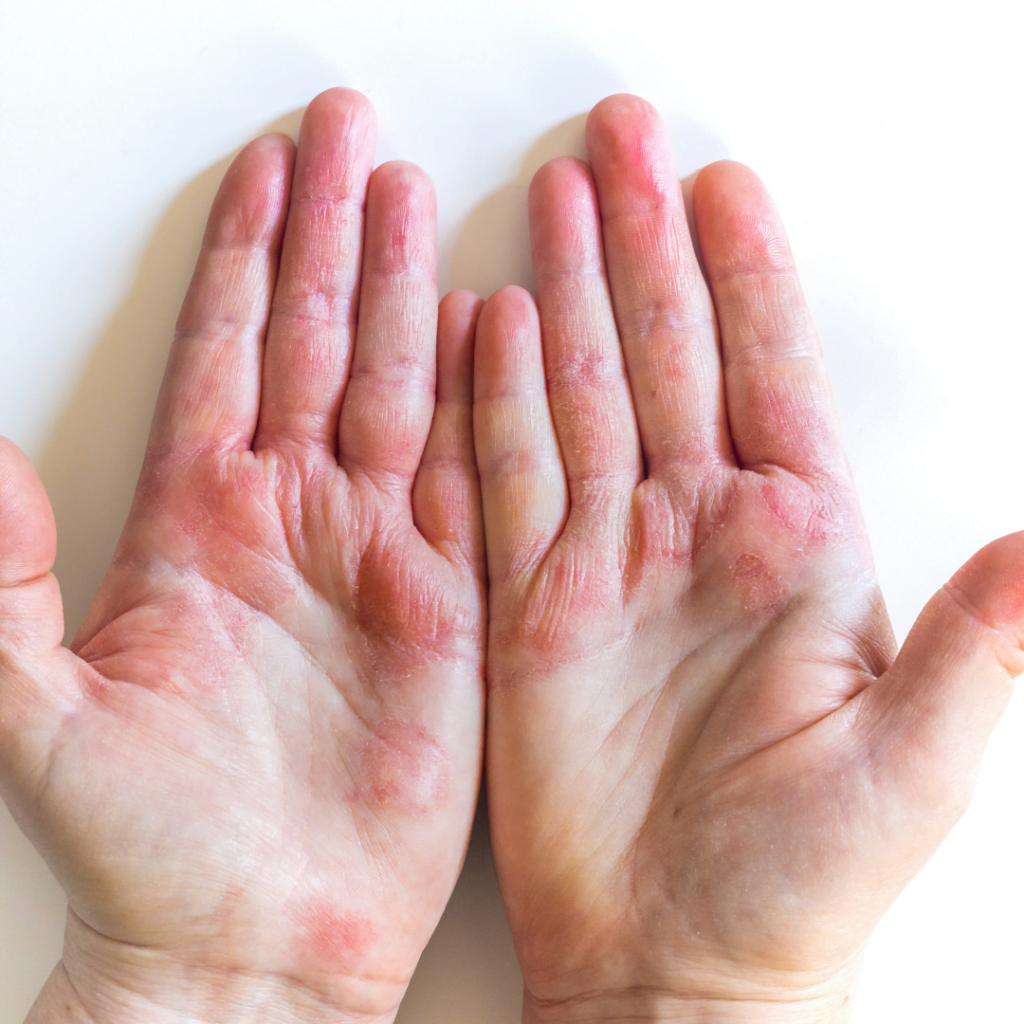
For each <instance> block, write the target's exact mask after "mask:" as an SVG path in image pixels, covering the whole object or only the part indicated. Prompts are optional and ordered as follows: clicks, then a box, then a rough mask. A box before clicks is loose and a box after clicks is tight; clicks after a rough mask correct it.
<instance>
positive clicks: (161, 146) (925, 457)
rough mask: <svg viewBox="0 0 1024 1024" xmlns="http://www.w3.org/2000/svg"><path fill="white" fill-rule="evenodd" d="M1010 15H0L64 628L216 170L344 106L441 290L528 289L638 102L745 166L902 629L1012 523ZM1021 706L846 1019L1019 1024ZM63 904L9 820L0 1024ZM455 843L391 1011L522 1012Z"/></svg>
mask: <svg viewBox="0 0 1024 1024" xmlns="http://www.w3.org/2000/svg"><path fill="white" fill-rule="evenodd" d="M1013 6H1014V5H1012V4H1011V3H1009V2H1005V3H998V2H974V3H972V4H971V5H969V7H968V5H965V4H955V5H954V4H947V3H942V2H937V0H931V2H929V3H924V2H920V3H912V2H905V0H888V2H883V3H879V2H875V0H861V2H859V3H857V4H836V3H822V2H820V0H816V2H813V3H797V2H792V0H783V2H768V3H766V2H764V0H759V2H754V3H741V2H720V0H703V2H700V3H696V2H693V0H679V2H673V3H671V4H661V3H653V2H648V0H617V2H604V0H602V2H598V0H589V2H587V3H580V4H576V3H569V2H559V0H540V2H534V0H516V2H515V3H511V2H491V3H479V4H477V3H468V2H467V3H462V4H459V3H450V2H449V3H444V2H439V0H417V2H412V3H397V2H395V3H390V2H384V3H380V2H373V0H362V2H360V3H352V2H343V0H336V2H326V0H321V2H315V0H290V2H288V3H272V2H267V0H245V2H223V0H220V2H218V0H201V2H199V0H174V2H173V3H172V2H169V0H166V2H154V3H142V4H140V3H138V2H137V0H132V2H114V0H96V2H88V0H83V2H67V3H61V2H56V0H37V2H34V3H27V2H17V0H0V433H3V434H6V435H8V436H9V437H11V438H13V439H14V440H15V441H16V442H17V443H18V444H20V445H21V446H22V447H23V448H24V449H25V450H26V451H27V452H28V454H29V455H30V456H31V458H32V459H33V460H34V462H35V464H36V465H37V467H38V468H39V470H40V472H41V474H42V476H43V480H44V483H45V484H46V486H47V489H48V491H49V493H50V496H51V498H52V500H53V502H54V506H55V509H56V514H57V522H58V527H59V531H60V533H59V536H60V553H59V557H58V566H57V571H58V574H59V576H60V579H61V582H62V585H63V588H64V593H65V599H66V609H67V617H68V624H69V627H70V629H71V631H73V630H74V627H75V626H76V625H77V623H78V621H79V620H80V618H81V617H82V615H83V613H84V610H85V608H86V606H87V603H88V600H89V598H90V596H91V594H92V592H93V591H94V589H95V587H96V585H97V583H98V581H99V579H100V577H101V575H102V573H103V570H104V568H105V566H106V563H107V561H108V560H109V557H110V554H111V551H112V549H113V545H114V542H115V540H116V537H117V534H118V532H119V529H120V525H121V523H122V521H123V518H124V515H125V512H126V510H127V507H128V503H129V500H130V497H131V492H132V488H133V484H134V479H135V475H136V472H137V470H138V465H139V461H140V455H141V451H142V445H143V440H144V437H145V432H146V429H147V424H148V419H149V415H150V410H151V407H152V404H153V400H154V397H155V391H156V387H157V384H158V382H159V378H160V374H161V371H162V365H163V361H164V358H165V356H166V351H167V345H168V342H169V339H170V335H171V328H172V325H173V320H174V316H175V314H176V310H177V307H178V305H179V303H180V301H181V298H182V295H183V293H184V289H185V285H186V283H187V280H188V276H189V274H190V271H191V264H192V262H193V260H194V257H195V254H196V252H197V249H198V244H199V239H200V235H201V231H202V226H203V221H204V219H205V214H206V210H207V207H208V205H209V202H210V200H211V198H212V196H213V193H214V190H215V188H216V185H217V183H218V181H219V179H220V177H221V175H222V174H223V171H224V168H225V167H226V165H227V162H228V160H229V158H230V157H231V155H232V154H233V153H234V152H235V151H236V150H237V148H238V147H239V146H240V145H241V144H243V143H244V142H245V141H247V140H248V139H250V138H252V137H253V136H254V135H255V134H258V133H259V132H261V131H264V130H266V129H267V128H269V127H274V128H277V129H283V130H286V131H290V132H294V130H295V129H296V127H297V125H298V119H299V114H300V111H301V108H302V107H303V106H304V105H305V104H306V103H307V102H308V101H309V99H310V98H311V97H312V96H313V95H315V94H316V93H317V92H318V91H320V90H321V89H323V88H325V87H327V86H331V85H336V84H345V85H350V86H354V87H357V88H359V89H362V90H363V91H365V92H366V93H367V94H368V95H369V96H370V98H371V99H372V100H373V102H374V103H375V105H376V107H377V111H378V114H379V118H380V129H381V131H380V135H381V142H380V146H379V152H378V158H379V159H380V160H384V159H388V158H391V157H397V156H401V157H404V158H407V159H411V160H414V161H416V162H418V163H420V164H421V165H422V166H423V167H425V168H426V169H427V170H428V172H429V173H430V174H431V175H432V177H433V179H434V181H435V183H436V186H437V192H438V204H439V213H440V240H441V255H442V262H441V287H442V289H447V288H451V287H471V288H475V289H477V290H478V291H480V292H481V293H482V294H484V295H486V294H488V293H489V292H491V291H493V290H494V289H495V288H497V287H498V286H500V285H501V284H505V283H508V282H518V283H522V284H526V285H529V283H530V273H529V267H528V259H527V249H526V231H525V187H526V184H527V183H528V181H529V178H530V175H531V174H532V172H533V171H534V170H535V169H536V168H537V167H538V166H539V165H540V164H541V163H542V162H543V161H544V160H546V159H548V158H549V157H551V156H555V155H558V154H560V153H577V154H579V155H582V150H581V145H582V115H583V114H584V112H585V111H586V110H587V109H588V108H589V107H590V106H592V105H593V104H594V102H595V101H597V100H598V99H599V98H601V97H602V96H604V95H606V94H608V93H611V92H618V91H625V90H628V91H633V92H638V93H641V94H642V95H644V96H646V97H647V98H648V99H650V100H652V101H653V102H654V103H655V104H656V105H657V106H658V107H659V109H660V110H661V111H662V112H663V114H664V115H665V117H666V119H667V121H668V123H669V125H670V128H671V131H672V134H673V138H674V140H675V144H676V150H677V159H678V161H679V167H680V172H681V173H683V174H685V173H687V172H689V171H690V170H693V169H695V168H697V167H699V166H700V165H702V164H704V163H707V162H708V161H710V160H712V159H715V158H717V157H720V156H725V155H728V156H731V157H734V158H736V159H739V160H743V161H745V162H747V163H749V164H751V165H752V166H754V167H755V168H756V169H757V170H758V171H759V172H760V174H761V175H762V177H764V178H765V180H766V181H767V183H768V185H769V187H770V188H771V189H772V191H773V192H774V194H775V197H776V199H777V201H778V203H779V205H780V207H781V209H782V212H783V215H784V217H785V219H786V222H787V225H788V227H789V231H790V234H791V238H792V242H793V246H794V248H795V250H796V254H797V259H798V262H799V265H800V267H801V269H802V274H803V280H804V284H805V288H806V290H807V292H808V295H809V298H810V301H811V304H812V306H813V309H814V312H815V315H816V318H817V322H818V326H819V328H820V331H821V334H822V338H823V342H824V347H825V352H826V358H827V360H828V364H829V369H830V371H831V374H832V378H833V382H834V386H835V390H836V392H837V397H838V401H839V407H840V412H841V415H842V418H843V425H844V428H845V432H846V439H847V443H848V446H849V450H850V457H851V460H852V463H853V468H854V473H855V476H856V478H857V482H858V485H859V489H860V493H861V496H862V499H863V504H864V508H865V513H866V515H867V519H868V524H869V528H870V531H871V535H872V538H873V540H874V549H875V554H876V559H877V563H878V569H879V572H880V574H881V578H882V583H883V586H884V589H885V593H886V596H887V599H888V602H889V607H890V610H891V612H892V615H893V619H894V622H895V626H896V630H897V633H898V635H899V636H900V637H901V638H902V636H903V635H905V633H906V630H907V629H908V628H909V626H910V623H911V622H912V621H913V619H914V617H915V615H916V614H917V611H918V610H919V609H920V607H921V605H922V604H923V603H924V601H925V600H926V599H927V597H928V596H929V595H930V594H931V593H932V592H933V591H934V590H935V589H936V588H937V587H939V586H940V585H941V584H942V583H943V582H944V580H945V579H946V578H947V577H948V576H949V575H950V574H951V573H952V572H953V570H954V569H955V568H956V567H957V566H958V565H959V564H960V563H961V562H962V561H963V560H964V559H966V558H967V557H968V556H969V555H970V554H971V553H972V552H973V551H974V550H975V549H976V548H977V547H979V546H980V545H982V544H983V543H984V542H985V541H987V540H989V539H991V538H993V537H996V536H998V535H1000V534H1003V533H1007V532H1010V531H1012V530H1015V529H1019V528H1021V527H1024V501H1022V498H1024V474H1022V472H1021V464H1020V461H1019V460H1020V452H1021V446H1020V443H1019V441H1018V431H1019V430H1020V427H1021V416H1020V408H1021V389H1022V386H1024V345H1022V341H1024V338H1022V328H1021V324H1020V317H1019V309H1020V302H1021V299H1020V297H1021V294H1022V291H1021V282H1022V280H1024V273H1022V271H1024V265H1022V264H1024V257H1022V253H1024V246H1022V244H1021V236H1022V228H1024V224H1022V220H1024V217H1022V201H1021V195H1022V186H1021V155H1022V147H1021V143H1020V142H1019V138H1020V129H1021V112H1020V100H1021V97H1022V90H1021V84H1022V83H1021V80H1020V79H1021V73H1020V68H1021V60H1020V56H1019V51H1020V39H1019V36H1018V34H1017V33H1015V32H1014V31H1013V26H1012V23H1011V20H1010V17H1009V16H1010V15H1011V13H1012V11H1013ZM1022 739H1024V706H1022V705H1021V702H1020V700H1019V699H1018V701H1017V702H1016V703H1015V704H1013V705H1011V709H1010V711H1009V712H1008V714H1007V716H1006V717H1005V718H1004V720H1003V722H1002V723H1001V724H1000V726H999V729H998V730H997V733H996V736H995V738H994V739H993V741H992V744H991V747H990V749H989V753H988V755H987V758H986V762H985V766H984V769H983V773H982V777H981V780H980V783H979V786H978V791H977V796H976V798H975V801H974V804H973V805H972V808H971V809H970V811H969V812H968V813H967V815H966V817H965V818H964V819H963V821H962V822H961V823H960V825H958V826H957V828H956V829H955V830H954V832H953V833H952V834H951V835H950V837H949V839H948V840H947V841H946V843H945V844H944V845H943V847H942V848H941V850H940V851H939V853H938V854H937V855H936V857H935V858H934V860H933V861H932V862H931V864H930V865H929V866H928V867H927V868H926V870H925V871H924V872H923V873H922V874H921V875H920V876H919V878H918V879H916V880H915V881H914V882H913V883H912V885H911V886H910V888H909V889H908V890H907V891H906V893H905V894H904V895H903V896H902V897H901V898H900V900H899V901H898V902H897V904H896V905H895V906H894V907H893V909H892V910H891V911H890V913H889V914H888V915H887V917H886V918H885V919H884V921H883V923H882V925H881V926H880V927H879V929H878V931H877V933H876V935H875V937H874V939H873V941H872V944H871V946H870V947H869V952H868V958H867V966H866V969H865V972H864V977H863V982H862V985H861V988H860V992H859V996H858V1002H857V1007H856V1010H855V1014H854V1019H855V1020H856V1021H858V1022H861V1024H864V1022H872V1024H883V1022H893V1024H895V1022H900V1024H906V1022H913V1021H929V1022H931V1024H939V1022H945V1021H949V1022H953V1021H956V1022H958V1024H960V1022H963V1021H968V1020H969V1021H986V1022H1001V1021H1017V1020H1020V1019H1021V1009H1020V994H1019V965H1020V963H1021V961H1022V960H1024V931H1022V929H1021V927H1020V926H1019V921H1020V919H1021V918H1022V917H1024V887H1022V881H1021V879H1022V874H1021V868H1020V864H1021V856H1022V853H1024V851H1022V837H1024V830H1022V826H1021V821H1022V817H1024V815H1022V795H1024V743H1022V742H1021V741H1022ZM62 919H63V899H62V896H61V893H60V891H59V890H58V888H57V886H56V884H55V883H54V882H53V881H52V879H51V878H50V876H49V874H48V872H47V870H46V868H45V867H44V866H43V864H42V862H41V861H39V859H38V858H37V857H36V855H35V854H34V852H33V851H32V850H31V848H30V847H29V845H28V843H27V842H26V841H25V840H24V839H23V838H22V837H21V835H20V834H19V833H18V831H17V829H16V828H15V826H14V825H13V824H12V823H11V822H10V820H9V819H8V818H7V816H6V812H4V811H3V810H2V808H0V1020H2V1021H4V1022H7V1021H12V1022H13V1021H17V1020H20V1019H21V1017H22V1016H23V1015H24V1013H25V1011H26V1010H27V1008H28V1006H29V1005H30V1004H31V1001H32V999H33V997H34V994H35V992H36V991H37V990H38V988H39V986H40V985H41V983H42V981H43V979H44V978H45V977H46V975H47V974H48V973H49V971H50V969H51V968H52V966H53V964H54V963H55V962H56V960H57V958H58V957H59V953H60V945H61V930H62ZM518 1016H519V979H518V973H517V969H516V966H515V959H514V956H513V954H512V950H511V943H510V940H509V938H508V932H507V927H506V925H505V922H504V917H503V914H502V910H501V903H500V898H499V897H498V894H497V890H496V887H495V884H494V881H493V871H492V868H491V866H490V860H489V852H488V850H487V846H486V839H485V837H484V834H483V831H482V830H481V829H478V834H477V836H476V838H475V839H474V844H473V847H472V849H471V852H470V857H469V860H468V862H467V868H466V871H465V872H464V875H463V879H462V881H461V882H460V884H459V888H458V889H457V890H456V894H455V897H454V899H453V902H452V904H451V905H450V907H449V910H448V913H447V914H446V917H445V919H444V920H443V922H442V925H441V928H440V929H439V932H438V934H437V935H436V937H435V939H434V941H433V942H432V944H431V946H430V947H429V948H428V950H427V953H426V954H425V956H424V959H423V961H422V964H421V967H420V970H419V972H418V973H417V975H416V978H415V979H414V982H413V985H412V988H411V990H410V993H409V996H408V999H407V1002H406V1005H405V1006H404V1007H403V1010H402V1012H401V1015H400V1021H401V1022H403V1024H412V1022H414V1021H415V1022H417V1024H433V1022H435V1021H436V1022H439V1024H440V1022H442V1021H443V1022H445V1024H462V1022H466V1024H470V1022H472V1024H491V1022H494V1024H505V1022H508V1024H513V1022H516V1021H518Z"/></svg>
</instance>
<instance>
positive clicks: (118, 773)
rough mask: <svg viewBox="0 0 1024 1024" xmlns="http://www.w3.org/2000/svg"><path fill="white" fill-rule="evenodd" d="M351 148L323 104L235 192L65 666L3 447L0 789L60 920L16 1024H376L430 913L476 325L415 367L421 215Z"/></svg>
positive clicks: (454, 863) (471, 659)
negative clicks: (65, 907) (48, 870)
mask: <svg viewBox="0 0 1024 1024" xmlns="http://www.w3.org/2000/svg"><path fill="white" fill-rule="evenodd" d="M374 145H375V123H374V116H373V111H372V108H371V107H370V105H369V103H368V102H367V101H366V100H365V99H364V98H363V97H361V96H360V95H359V94H358V93H354V92H351V91H347V90H332V91H330V92H327V93H324V94H323V95H321V96H319V97H318V98H317V99H315V100H314V101H313V103H312V104H311V105H310V107H309V109H308V111H307V112H306V115H305V118H304V120H303V124H302V132H301V138H300V141H299V145H298V150H297V153H296V152H295V151H294V150H295V147H294V146H293V145H292V143H291V142H290V141H288V140H287V139H285V138H282V137H279V136H268V137H265V138H261V139H258V140H257V141H255V142H253V143H252V144H250V145H249V146H247V147H246V148H245V149H244V150H243V151H242V153H241V154H240V155H239V157H238V158H237V159H236V160H235V162H234V164H233V165H232V167H231V169H230V170H229V171H228V173H227V175H226V177H225V179H224V182H223V185H222V186H221V189H220V192H219V194H218V197H217V200H216V202H215V204H214V207H213V212H212V213H211V217H210V223H209V226H208V229H207V233H206V237H205V240H204V243H203V249H202V253H201V255H200V258H199V264H198V267H197V269H196V273H195V277H194V279H193V282H192V286H191V288H190V290H189V293H188V297H187V299H186V301H185V305H184V309H183V311H182V314H181V318H180V320H179V325H178V333H177V337H176V339H175V342H174V347H173V350H172V353H171V357H170V364H169V367H168V370H167V374H166V377H165V381H164V386H163V390H162V392H161V396H160V401H159V406H158V409H157V412H156V417H155V421H154V426H153V431H152V435H151V438H150V443H149V446H148V450H147V455H146V460H145V466H144V468H143V471H142V476H141V479H140V482H139V487H138V491H137V494H136V498H135V502H134V505H133V507H132V511H131V515H130V518H129V521H128V523H127V526H126V527H125V530H124V534H123V536H122V539H121V542H120V545H119V547H118V550H117V554H116V556H115V559H114V563H113V565H112V567H111V569H110V572H109V574H108V575H107V577H106V580H105V582H104V584H103V586H102V588H101V590H100V593H99V595H98V596H97V598H96V601H95V604H94V605H93V607H92V610H91V612H90V614H89V615H88V617H87V620H86V622H85V623H84V625H83V626H82V628H81V631H80V632H79V634H78V636H77V638H76V639H75V641H74V644H73V647H72V650H73V651H74V653H73V654H72V653H70V652H69V651H67V650H65V649H63V648H61V647H60V646H59V643H60V637H61V633H62V628H63V627H62V621H61V619H62V616H61V604H60V596H59V593H58V589H57V584H56V582H55V581H54V579H53V577H52V576H51V575H50V574H49V569H50V567H51V565H52V562H53V556H54V545H55V538H54V529H53V520H52V516H51V513H50V509H49V504H48V502H47V500H46V497H45V495H44V493H43V491H42V487H41V485H40V483H39V481H38V478H37V477H36V476H35V474H34V473H33V472H32V470H31V468H30V466H29V465H28V463H27V461H25V459H24V457H23V456H21V455H20V453H18V452H17V451H16V449H14V448H13V446H12V445H10V444H9V443H4V444H3V447H2V448H0V584H2V585H3V586H2V588H0V768H2V771H0V776H2V780H3V792H4V796H5V798H6V799H7V801H8V802H9V804H10V806H11V808H12V810H13V812H14V813H15V815H16V816H17V818H18V820H19V821H20V823H21V824H22V826H23V827H24V828H25V830H26V831H27V832H28V834H29V835H30V837H31V838H32V839H33V840H34V842H35V843H36V844H37V846H38V847H39V849H40V850H41V851H42V853H43V855H44V856H45V857H46V859H47V861H48V862H49V864H50V866H51V867H52V869H53V870H54V872H55V873H56V875H57V877H58V878H59V879H60V881H61V883H62V884H63V886H64V887H65V889H66V891H67V893H68V897H69V904H70V907H69V916H68V929H67V937H66V945H65V951H64V958H63V961H62V964H61V965H60V967H59V968H58V970H57V971H56V972H55V974H54V976H53V977H52V978H51V982H50V984H49V987H48V989H47V990H46V991H45V992H44V994H43V996H42V997H40V1002H39V1003H37V1007H36V1010H35V1011H34V1015H33V1017H32V1018H31V1019H32V1020H46V1021H48V1022H49V1021H52V1020H56V1019H58V1017H59V1019H61V1020H64V1019H73V1020H76V1021H77V1020H89V1021H96V1022H100V1021H103V1022H108V1021H109V1022H114V1021H116V1022H118V1024H121V1022H127V1021H142V1020H145V1021H147V1022H153V1021H160V1022H163V1021H165V1020H166V1021H173V1020H179V1019H187V1020H188V1021H190V1022H195V1021H216V1022H218V1024H227V1022H234V1021H256V1020H258V1021H260V1022H267V1021H286V1020H287V1021H294V1020H300V1019H301V1020H303V1021H332V1022H333V1021H338V1020H342V1019H344V1020H346V1021H349V1020H357V1019H367V1020H389V1019H391V1018H392V1017H393V1015H394V1013H395V1010H396V1007H397V1005H398V1002H399V1000H400V998H401V996H402V994H403V992H404V990H405V987H406V984H407V983H408V981H409V978H410V975H411V974H412V971H413V968H414V967H415V964H416V961H417V959H418V957H419V954H420V952H421V951H422V949H423V946H424V945H425V943H426V941H427V939H428V937H429V936H430V933H431V931H432V930H433V927H434V925H435V924H436V922H437V919H438V917H439V916H440V914H441V911H442V909H443V907H444V905H445V902H446V900H447V898H448V896H449V894H450V892H451V889H452V887H453V885H454V883H455V879H456V876H457V873H458V870H459V866H460V863H461V859H462V856H463V854H464V851H465V847H466V843H467V840H468V835H469V828H470V823H471V819H472V816H473V808H474V804H475V800H476V793H477V785H478V778H479V768H480V758H481V732H482V689H483V678H482V664H483V658H482V651H483V603H482V576H483V568H482V565H483V549H482V531H481V524H480V515H479V499H478V486H477V482H476V471H475V463H474V459H473V450H472V432H471V412H472V410H471V403H470V396H471V387H472V370H471V358H472V337H473V329H474V319H475V315H476V312H477V307H478V300H476V299H475V297H473V296H471V295H468V294H466V293H462V294H456V295H453V296H450V297H448V298H447V299H446V300H445V303H444V304H443V305H442V307H441V310H440V324H439V327H437V346H436V353H435V327H436V326H437V323H438V318H437V292H436V228H435V209H434V197H433V192H432V187H431V185H430V182H429V181H428V179H427V178H426V177H425V175H424V174H423V173H422V172H421V171H419V170H418V169H417V168H415V167H412V166H411V165H408V164H402V163H390V164H385V165H383V166H381V167H379V168H377V169H376V170H375V171H373V173H372V174H371V167H372V161H373V155H374ZM293 164H294V172H293ZM364 233H365V242H364V241H363V239H364ZM435 365H436V371H435ZM65 1007H66V1010H65ZM65 1012H66V1013H67V1017H65V1016H63V1014H64V1013H65Z"/></svg>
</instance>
